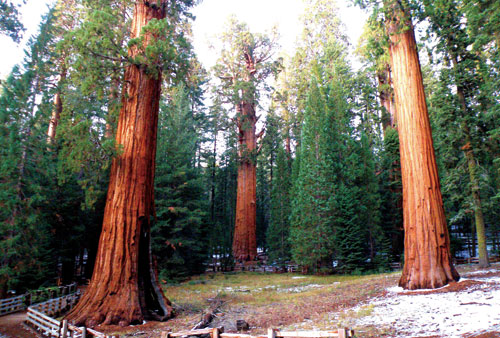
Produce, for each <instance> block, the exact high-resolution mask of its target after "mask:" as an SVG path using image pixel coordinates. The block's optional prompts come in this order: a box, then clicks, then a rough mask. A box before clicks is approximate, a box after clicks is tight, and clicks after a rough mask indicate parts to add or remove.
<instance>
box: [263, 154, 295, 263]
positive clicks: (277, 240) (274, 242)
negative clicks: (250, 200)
mask: <svg viewBox="0 0 500 338" xmlns="http://www.w3.org/2000/svg"><path fill="white" fill-rule="evenodd" d="M291 188H292V181H291V163H290V159H289V157H288V156H287V154H286V151H285V149H283V147H278V148H277V157H276V167H275V169H274V171H273V180H272V190H271V202H270V209H271V210H270V212H271V218H270V221H269V227H268V228H267V231H266V243H267V245H266V247H267V253H268V257H269V260H270V262H274V263H276V264H278V265H280V266H284V264H285V262H287V261H289V260H290V258H291V255H290V243H289V234H290V222H289V216H290V213H291V205H290V202H291V201H290V193H291Z"/></svg>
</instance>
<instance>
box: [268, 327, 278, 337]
mask: <svg viewBox="0 0 500 338" xmlns="http://www.w3.org/2000/svg"><path fill="white" fill-rule="evenodd" d="M267 338H276V330H275V329H273V328H271V327H270V328H269V329H267Z"/></svg>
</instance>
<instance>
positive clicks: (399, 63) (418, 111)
mask: <svg viewBox="0 0 500 338" xmlns="http://www.w3.org/2000/svg"><path fill="white" fill-rule="evenodd" d="M389 2H390V3H391V5H388V3H389ZM386 6H390V7H388V8H387V9H388V11H387V12H389V13H391V15H392V17H391V18H390V19H389V22H388V32H389V35H390V47H389V52H390V56H391V65H392V73H393V81H394V91H395V99H396V107H397V109H396V113H397V124H398V131H399V143H400V156H401V174H402V182H403V217H404V229H405V263H404V268H403V274H402V276H401V279H400V281H399V285H400V286H402V287H403V288H405V289H410V290H413V289H424V288H438V287H441V286H443V285H446V284H448V283H449V282H451V281H455V280H458V279H459V275H458V273H457V272H456V270H455V268H454V267H453V264H452V261H451V255H450V239H449V235H448V228H447V226H446V218H445V215H444V209H443V201H442V196H441V190H440V183H439V176H438V172H437V165H436V158H435V155H434V146H433V142H432V134H431V128H430V122H429V116H428V112H427V105H426V101H425V93H424V87H423V82H422V73H421V70H420V62H419V59H418V53H417V46H416V42H415V35H414V31H413V25H412V24H411V19H410V16H409V15H408V13H407V12H405V9H403V8H402V7H401V6H402V5H401V2H393V1H389V0H387V1H386Z"/></svg>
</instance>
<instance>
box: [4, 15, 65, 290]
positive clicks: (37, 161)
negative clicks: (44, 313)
mask: <svg viewBox="0 0 500 338" xmlns="http://www.w3.org/2000/svg"><path fill="white" fill-rule="evenodd" d="M52 23H53V15H52V12H50V13H49V14H48V15H47V16H46V17H45V19H44V22H43V23H42V24H41V26H40V34H39V35H38V36H37V37H36V38H32V39H31V40H30V42H29V44H28V49H27V52H26V56H25V59H24V62H23V65H22V68H21V67H18V66H16V67H14V69H13V70H12V72H11V74H10V76H9V78H8V79H7V81H6V83H5V84H4V86H3V88H2V94H1V96H0V142H1V144H0V146H1V149H0V163H1V166H0V191H1V193H0V205H2V208H1V209H2V210H1V212H0V250H1V251H2V261H1V263H0V271H1V272H0V298H1V297H2V296H4V295H5V292H6V291H7V288H15V289H20V290H25V289H26V288H29V287H37V286H38V285H40V284H41V283H43V282H44V281H45V280H46V279H48V278H51V277H54V276H55V273H56V268H55V266H56V264H57V253H56V252H55V251H54V250H53V249H54V248H53V244H54V242H53V239H54V238H53V237H52V236H51V233H52V230H53V227H52V224H51V221H53V219H52V217H53V216H54V215H51V214H50V213H49V210H50V206H51V205H52V203H53V202H54V200H53V198H54V191H55V187H54V182H53V181H52V180H51V178H52V177H53V176H54V173H55V172H54V170H55V166H54V163H52V162H51V158H50V157H49V156H47V154H46V149H45V147H46V146H45V145H44V142H40V140H41V139H43V135H44V131H43V129H44V127H45V126H46V125H47V124H46V122H47V119H46V117H47V114H48V112H49V111H50V109H51V103H50V98H49V97H50V96H49V94H50V90H49V85H50V82H49V78H50V76H51V72H50V60H51V55H52V53H51V49H50V46H51V40H52V32H51V28H52Z"/></svg>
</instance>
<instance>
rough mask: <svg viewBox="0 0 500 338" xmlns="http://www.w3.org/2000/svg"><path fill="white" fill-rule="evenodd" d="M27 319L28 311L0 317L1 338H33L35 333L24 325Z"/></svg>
mask: <svg viewBox="0 0 500 338" xmlns="http://www.w3.org/2000/svg"><path fill="white" fill-rule="evenodd" d="M25 319H26V311H23V312H16V313H13V314H10V315H7V316H3V317H0V338H4V337H5V338H32V337H33V336H34V334H33V332H31V331H29V330H28V329H27V328H26V327H25V326H24V325H23V322H24V320H25Z"/></svg>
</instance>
